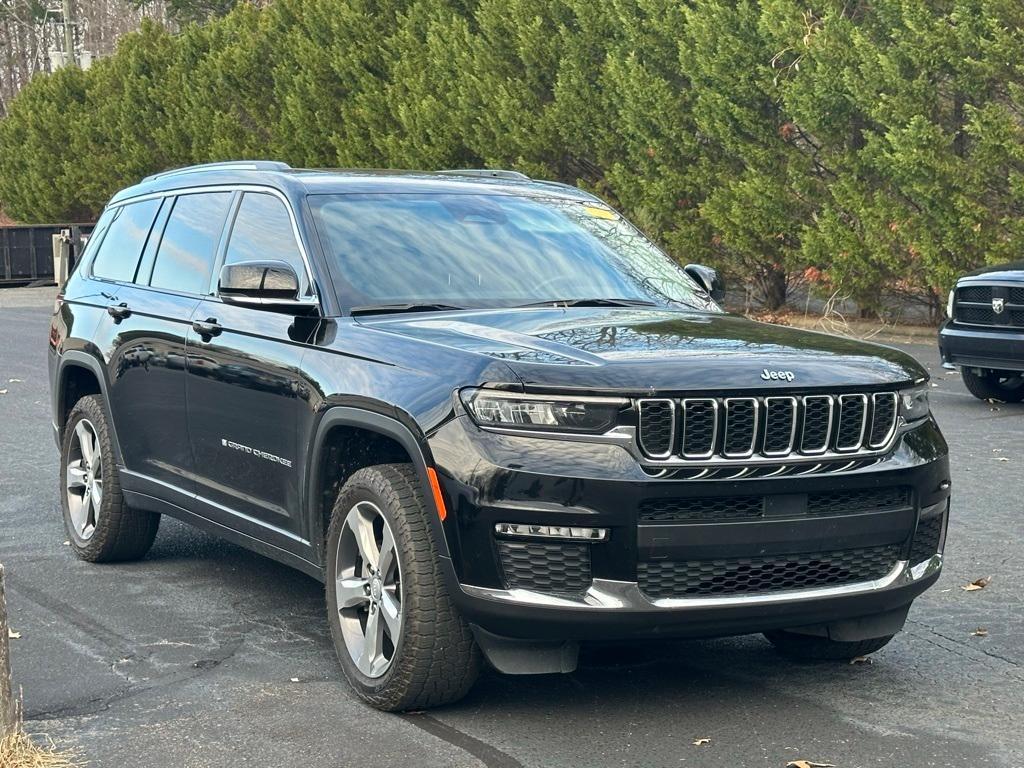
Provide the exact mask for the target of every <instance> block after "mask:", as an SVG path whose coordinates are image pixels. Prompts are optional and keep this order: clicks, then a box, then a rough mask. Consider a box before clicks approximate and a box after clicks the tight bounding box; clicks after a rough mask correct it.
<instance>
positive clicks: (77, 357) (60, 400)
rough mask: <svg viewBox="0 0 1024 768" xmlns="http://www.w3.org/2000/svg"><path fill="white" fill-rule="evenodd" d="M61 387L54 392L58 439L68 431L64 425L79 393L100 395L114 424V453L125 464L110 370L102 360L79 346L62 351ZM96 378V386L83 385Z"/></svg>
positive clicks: (108, 420) (82, 394) (109, 419)
mask: <svg viewBox="0 0 1024 768" xmlns="http://www.w3.org/2000/svg"><path fill="white" fill-rule="evenodd" d="M56 379H57V387H56V391H55V392H54V393H53V398H54V401H53V418H54V426H55V427H56V429H57V435H58V440H59V438H60V436H61V435H63V434H64V425H65V423H66V422H67V417H68V414H70V413H71V409H72V408H73V407H74V404H75V402H78V399H79V397H82V396H85V395H99V396H100V399H101V400H102V401H103V410H104V414H105V415H106V417H107V423H108V424H109V425H110V438H111V442H112V444H113V448H114V457H115V459H116V460H117V463H118V465H119V466H124V459H123V458H122V455H121V443H120V441H119V440H118V438H117V425H116V424H114V418H113V415H112V413H111V410H110V400H109V396H108V388H107V377H106V371H105V370H104V367H103V365H102V363H100V361H99V360H97V359H96V358H95V357H93V356H92V355H88V354H86V353H85V352H80V351H78V350H69V351H67V352H65V353H64V354H63V355H61V359H60V364H59V366H58V368H57V377H56ZM87 381H91V382H94V386H83V383H84V382H87ZM72 394H77V395H78V396H79V397H76V398H75V400H74V402H71V401H70V400H69V395H72Z"/></svg>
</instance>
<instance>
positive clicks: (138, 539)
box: [60, 395, 160, 563]
mask: <svg viewBox="0 0 1024 768" xmlns="http://www.w3.org/2000/svg"><path fill="white" fill-rule="evenodd" d="M110 432H111V430H110V423H109V421H108V419H107V411H106V408H104V407H103V401H102V400H101V399H100V398H99V396H98V395H88V396H87V397H83V398H82V399H81V400H79V401H78V402H77V403H75V407H74V408H72V409H71V413H70V415H69V416H68V420H67V424H66V425H65V427H64V439H63V440H62V441H61V453H60V478H61V483H60V490H61V494H60V498H61V509H62V511H63V513H64V528H65V530H66V531H67V534H68V540H69V542H70V544H71V549H72V550H73V551H74V553H75V554H76V555H78V557H80V558H81V559H82V560H87V561H89V562H91V563H111V562H117V561H124V560H137V559H139V558H140V557H142V556H143V555H145V554H146V552H148V551H149V548H150V547H151V546H152V545H153V539H155V538H156V532H157V529H158V528H159V527H160V515H158V514H156V513H154V512H144V511H141V510H135V509H132V508H131V507H129V506H128V504H127V503H125V500H124V497H123V496H122V494H121V475H120V472H119V470H118V467H117V461H116V459H115V458H114V447H113V441H112V439H111V435H110Z"/></svg>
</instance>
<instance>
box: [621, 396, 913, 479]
mask: <svg viewBox="0 0 1024 768" xmlns="http://www.w3.org/2000/svg"><path fill="white" fill-rule="evenodd" d="M637 413H638V428H637V430H636V438H635V444H636V446H637V447H638V448H639V450H640V453H641V455H642V456H643V457H644V458H645V460H647V461H649V462H650V463H652V464H658V465H671V466H676V467H680V466H687V465H691V466H697V467H699V466H709V467H718V469H716V470H714V471H715V472H716V473H717V475H716V477H719V478H724V477H725V475H722V472H726V473H727V474H728V477H729V478H733V479H737V478H739V477H747V476H751V477H754V476H757V477H763V476H765V475H764V473H763V472H761V471H760V470H758V472H756V473H755V472H754V471H753V469H751V470H750V471H743V472H740V471H739V470H740V468H741V467H742V466H743V465H744V462H745V460H746V462H747V463H750V464H751V465H754V464H757V463H761V464H764V465H765V466H768V465H769V464H770V465H776V464H778V463H779V462H780V461H784V462H789V463H791V464H792V462H796V463H795V464H792V466H791V468H789V469H783V470H781V472H798V473H803V472H804V471H809V472H811V473H813V472H816V471H819V470H820V469H821V468H822V467H823V466H825V465H823V464H811V469H810V470H807V469H806V465H807V464H808V463H812V462H815V461H817V462H830V463H829V464H828V466H832V464H834V462H836V461H845V462H846V463H847V465H849V466H850V467H851V468H852V467H854V466H858V460H859V459H860V457H861V456H862V455H867V454H871V455H879V454H880V453H882V452H884V451H885V450H887V449H888V448H889V447H890V446H891V445H892V443H893V441H894V439H895V437H896V435H897V433H898V432H899V425H900V419H899V398H898V395H897V393H895V392H875V393H871V394H864V393H852V394H851V393H846V394H841V395H817V394H815V395H802V396H801V395H765V396H762V397H723V398H712V397H703V398H683V399H681V400H674V399H670V398H643V399H640V400H638V401H637ZM668 413H671V423H670V424H669V423H668V422H666V420H665V414H668ZM655 417H657V418H655ZM652 425H653V426H652ZM669 445H670V446H671V448H668V447H667V446H669ZM851 459H852V461H851Z"/></svg>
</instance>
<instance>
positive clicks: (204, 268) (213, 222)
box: [149, 192, 232, 294]
mask: <svg viewBox="0 0 1024 768" xmlns="http://www.w3.org/2000/svg"><path fill="white" fill-rule="evenodd" d="M231 194H232V193H231V192H202V193H197V194H190V195H181V196H180V197H178V198H177V199H176V200H175V201H174V208H173V209H171V215H170V217H169V218H168V220H167V225H166V226H165V227H164V234H163V237H162V238H161V239H160V247H159V249H158V250H157V254H156V263H155V264H154V266H153V276H152V278H150V281H149V284H150V285H152V286H153V287H154V288H166V289H168V290H172V291H179V292H181V293H197V294H205V293H208V292H209V289H210V276H211V274H212V273H213V262H214V259H215V257H216V255H217V245H218V243H219V242H220V236H221V233H222V231H223V230H224V220H225V219H226V218H227V213H228V208H229V207H230V205H231Z"/></svg>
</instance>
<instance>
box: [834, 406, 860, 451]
mask: <svg viewBox="0 0 1024 768" xmlns="http://www.w3.org/2000/svg"><path fill="white" fill-rule="evenodd" d="M867 424H868V396H867V395H840V396H839V423H838V426H837V427H836V438H835V448H836V450H837V451H840V452H843V453H850V452H852V451H856V450H857V449H858V448H860V447H861V446H862V445H863V444H864V431H865V429H866V428H867Z"/></svg>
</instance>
